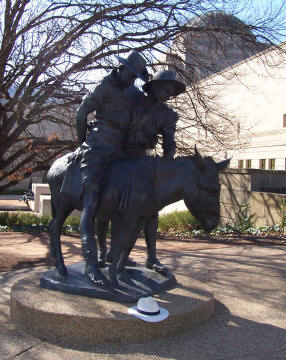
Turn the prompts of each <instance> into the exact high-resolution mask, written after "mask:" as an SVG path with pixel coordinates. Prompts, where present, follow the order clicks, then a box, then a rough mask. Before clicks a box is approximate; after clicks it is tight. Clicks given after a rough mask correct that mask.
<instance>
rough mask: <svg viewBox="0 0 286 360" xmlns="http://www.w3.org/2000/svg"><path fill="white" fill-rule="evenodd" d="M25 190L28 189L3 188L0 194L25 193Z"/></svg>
mask: <svg viewBox="0 0 286 360" xmlns="http://www.w3.org/2000/svg"><path fill="white" fill-rule="evenodd" d="M25 192H27V189H17V190H2V191H1V192H0V195H24V193H25Z"/></svg>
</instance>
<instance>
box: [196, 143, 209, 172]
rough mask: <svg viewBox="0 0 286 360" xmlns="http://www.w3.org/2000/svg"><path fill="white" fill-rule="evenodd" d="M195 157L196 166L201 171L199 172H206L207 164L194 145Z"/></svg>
mask: <svg viewBox="0 0 286 360" xmlns="http://www.w3.org/2000/svg"><path fill="white" fill-rule="evenodd" d="M195 156H196V160H197V163H198V166H199V168H200V169H201V171H204V170H206V168H207V166H208V164H207V162H206V161H205V159H204V158H203V157H202V155H201V154H200V153H199V152H198V149H197V146H196V145H195Z"/></svg>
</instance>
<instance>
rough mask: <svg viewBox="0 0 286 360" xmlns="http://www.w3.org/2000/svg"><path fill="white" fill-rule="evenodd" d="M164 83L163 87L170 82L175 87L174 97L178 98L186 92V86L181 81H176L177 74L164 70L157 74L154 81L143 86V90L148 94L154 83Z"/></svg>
mask: <svg viewBox="0 0 286 360" xmlns="http://www.w3.org/2000/svg"><path fill="white" fill-rule="evenodd" d="M158 82H159V83H162V85H163V84H164V83H166V82H169V83H171V84H173V85H174V95H173V96H177V95H179V94H181V93H183V92H185V91H186V85H185V84H184V83H183V82H182V81H179V80H176V74H175V72H174V71H172V70H162V71H159V72H157V73H156V74H155V75H154V77H153V79H152V80H150V81H148V82H146V83H145V84H144V85H143V86H142V89H143V90H144V91H145V92H147V91H148V90H150V88H152V85H153V84H154V83H158Z"/></svg>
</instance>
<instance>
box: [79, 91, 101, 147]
mask: <svg viewBox="0 0 286 360" xmlns="http://www.w3.org/2000/svg"><path fill="white" fill-rule="evenodd" d="M105 91H106V89H105V86H104V85H103V84H99V85H98V86H96V87H95V89H94V90H93V91H92V92H89V93H88V95H87V96H85V97H84V98H83V101H82V103H81V104H80V106H79V108H78V109H77V113H76V128H77V137H78V140H79V142H80V144H82V143H83V142H84V141H85V139H86V130H87V115H88V114H89V113H91V112H92V111H98V109H99V108H100V107H101V106H102V105H103V103H104V99H105Z"/></svg>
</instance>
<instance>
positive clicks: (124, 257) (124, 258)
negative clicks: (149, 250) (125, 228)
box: [117, 222, 143, 278]
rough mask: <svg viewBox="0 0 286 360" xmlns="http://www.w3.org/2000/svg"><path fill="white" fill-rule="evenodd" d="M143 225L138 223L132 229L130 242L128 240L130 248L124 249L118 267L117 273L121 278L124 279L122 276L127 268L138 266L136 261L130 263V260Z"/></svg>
mask: <svg viewBox="0 0 286 360" xmlns="http://www.w3.org/2000/svg"><path fill="white" fill-rule="evenodd" d="M142 227H143V224H142V222H138V223H137V224H136V225H133V227H132V229H130V232H129V234H128V236H129V240H128V246H127V247H126V248H125V249H123V251H122V254H121V257H120V260H119V263H118V266H117V272H118V274H121V275H120V278H122V274H123V271H124V268H125V266H136V262H135V261H130V260H129V259H128V257H129V255H130V253H131V251H132V249H133V248H134V246H135V243H136V241H137V239H138V237H139V234H140V231H141V230H142ZM134 264H135V265H134Z"/></svg>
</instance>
